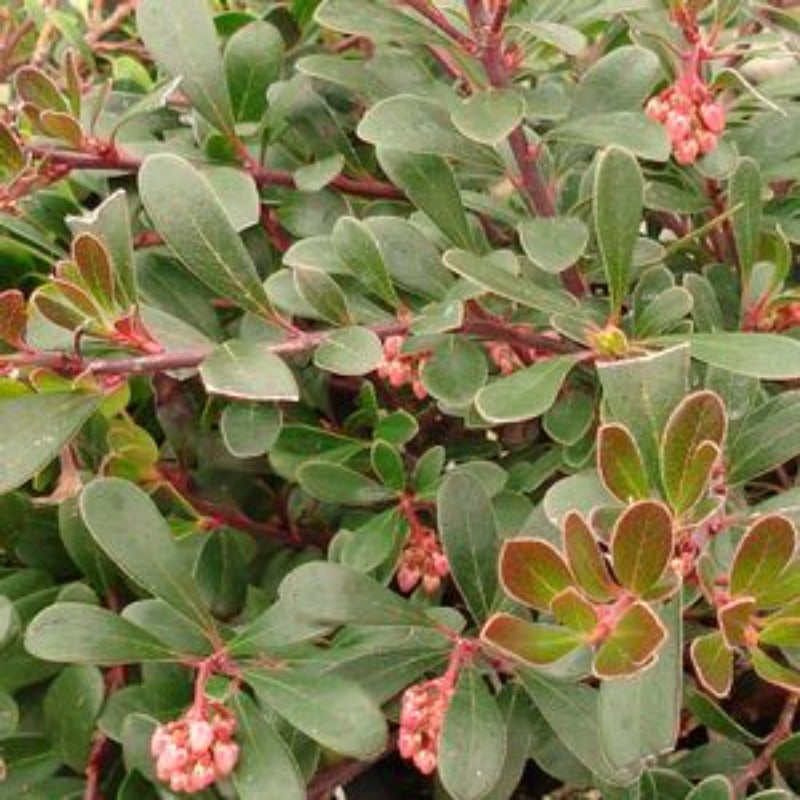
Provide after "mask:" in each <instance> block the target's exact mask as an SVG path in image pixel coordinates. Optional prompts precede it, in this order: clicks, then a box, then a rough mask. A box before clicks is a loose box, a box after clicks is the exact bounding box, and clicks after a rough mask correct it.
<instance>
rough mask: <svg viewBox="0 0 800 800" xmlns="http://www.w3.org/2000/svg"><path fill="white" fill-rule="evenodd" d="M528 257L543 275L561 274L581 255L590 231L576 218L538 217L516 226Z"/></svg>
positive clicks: (587, 241)
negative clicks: (549, 273)
mask: <svg viewBox="0 0 800 800" xmlns="http://www.w3.org/2000/svg"><path fill="white" fill-rule="evenodd" d="M517 233H518V234H519V240H520V243H521V244H522V248H523V250H525V253H526V255H527V256H528V258H529V259H530V260H531V261H533V263H534V264H536V266H537V267H539V268H540V269H543V270H544V271H545V272H553V273H558V272H563V271H564V270H565V269H567V268H568V267H571V266H572V265H573V264H574V263H575V262H576V261H577V260H578V259H579V258H580V257H581V256H582V255H583V253H584V251H585V250H586V245H587V244H588V243H589V229H588V228H587V227H586V224H585V223H584V222H583V221H582V220H580V219H578V218H577V217H537V218H535V219H526V220H525V221H524V222H521V223H520V224H519V226H518V227H517Z"/></svg>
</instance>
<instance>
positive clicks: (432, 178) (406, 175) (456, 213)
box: [377, 147, 474, 250]
mask: <svg viewBox="0 0 800 800" xmlns="http://www.w3.org/2000/svg"><path fill="white" fill-rule="evenodd" d="M377 155H378V162H379V163H380V165H381V169H383V171H384V172H385V173H386V174H387V175H388V176H389V178H390V179H391V181H392V183H394V184H395V185H396V186H399V187H400V188H401V189H402V190H403V191H404V192H405V193H406V195H407V196H408V199H409V200H411V202H412V203H413V204H414V205H415V206H416V207H417V208H418V209H419V210H420V211H422V212H423V213H424V214H426V215H427V216H428V217H429V218H430V219H431V221H432V222H433V223H434V224H435V225H436V226H437V227H438V228H439V230H441V231H442V233H443V234H444V235H445V236H447V238H448V239H449V240H450V241H451V242H452V243H453V244H454V245H456V246H457V247H463V248H465V249H467V250H471V249H472V248H473V247H474V243H473V239H472V233H471V232H470V228H469V223H468V221H467V215H466V212H465V211H464V206H463V204H462V202H461V195H460V194H459V191H458V184H457V183H456V178H455V174H454V172H453V170H452V169H451V167H450V165H449V164H448V163H447V162H446V161H445V160H444V159H443V158H441V157H440V156H437V155H434V154H431V153H408V152H406V151H405V150H398V149H393V148H389V147H379V148H378V149H377Z"/></svg>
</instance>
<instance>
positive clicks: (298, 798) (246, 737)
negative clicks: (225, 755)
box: [232, 692, 306, 800]
mask: <svg viewBox="0 0 800 800" xmlns="http://www.w3.org/2000/svg"><path fill="white" fill-rule="evenodd" d="M233 705H234V708H235V710H236V717H237V721H238V723H239V727H238V729H237V732H236V738H237V741H238V742H239V745H240V746H241V756H240V758H239V763H238V764H237V765H236V769H235V770H234V772H233V776H232V778H233V785H234V786H235V787H236V793H237V795H238V796H239V798H240V800H305V796H306V787H305V781H304V780H303V776H302V775H301V774H300V770H299V768H298V766H297V762H296V761H295V760H294V756H292V753H291V751H290V750H289V748H288V747H287V746H286V743H285V742H284V740H283V738H282V737H281V736H280V734H279V733H278V732H277V731H276V730H275V728H274V727H273V725H272V724H271V723H270V722H268V721H267V718H266V717H265V716H264V714H263V713H262V711H261V709H259V708H258V706H257V705H256V704H255V703H254V702H253V701H252V700H251V699H250V698H249V697H248V696H247V695H246V694H244V692H237V693H236V694H235V695H234V699H233Z"/></svg>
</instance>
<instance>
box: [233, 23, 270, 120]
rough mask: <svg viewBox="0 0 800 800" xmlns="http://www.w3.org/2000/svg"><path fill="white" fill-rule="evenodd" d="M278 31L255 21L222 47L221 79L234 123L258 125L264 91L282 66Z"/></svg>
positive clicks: (262, 107) (263, 101)
mask: <svg viewBox="0 0 800 800" xmlns="http://www.w3.org/2000/svg"><path fill="white" fill-rule="evenodd" d="M283 51H284V46H283V39H282V38H281V34H280V31H279V30H278V29H277V28H276V27H275V26H274V25H270V24H269V23H268V22H264V21H263V20H260V19H259V20H255V21H254V22H251V23H250V24H249V25H245V26H244V27H243V28H239V30H238V31H236V33H234V34H233V36H231V38H230V39H229V40H228V44H227V45H226V46H225V56H224V64H225V76H226V78H227V85H228V92H229V93H230V101H231V105H232V106H233V117H234V119H235V120H236V122H259V121H260V120H261V117H262V116H264V112H265V111H266V110H267V88H268V87H269V85H270V84H271V83H272V82H273V81H275V80H277V78H278V76H279V75H280V72H281V64H282V62H283Z"/></svg>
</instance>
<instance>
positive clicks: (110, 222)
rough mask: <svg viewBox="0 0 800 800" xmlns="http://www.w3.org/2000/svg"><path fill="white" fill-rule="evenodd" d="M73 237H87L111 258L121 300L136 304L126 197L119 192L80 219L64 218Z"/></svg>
mask: <svg viewBox="0 0 800 800" xmlns="http://www.w3.org/2000/svg"><path fill="white" fill-rule="evenodd" d="M66 221H67V224H68V225H69V227H70V230H71V231H72V232H73V233H74V234H79V233H91V234H93V235H94V236H96V237H98V238H99V239H100V240H101V241H102V242H103V244H104V245H105V248H106V250H107V251H108V255H109V257H110V258H111V265H112V267H113V269H114V275H115V276H116V278H117V282H118V287H117V288H118V289H120V290H121V291H122V293H123V296H124V297H125V299H126V300H127V301H128V302H130V303H132V302H133V301H135V300H136V296H137V289H136V278H135V275H134V270H133V235H132V233H131V218H130V211H129V209H128V195H127V193H126V192H125V191H124V190H123V189H120V190H119V191H117V192H114V193H113V194H111V195H109V196H108V197H107V198H106V199H105V200H104V201H103V202H102V203H100V205H99V206H97V207H96V208H95V209H93V210H92V211H91V212H90V213H89V214H87V215H86V216H83V217H67V220H66Z"/></svg>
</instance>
